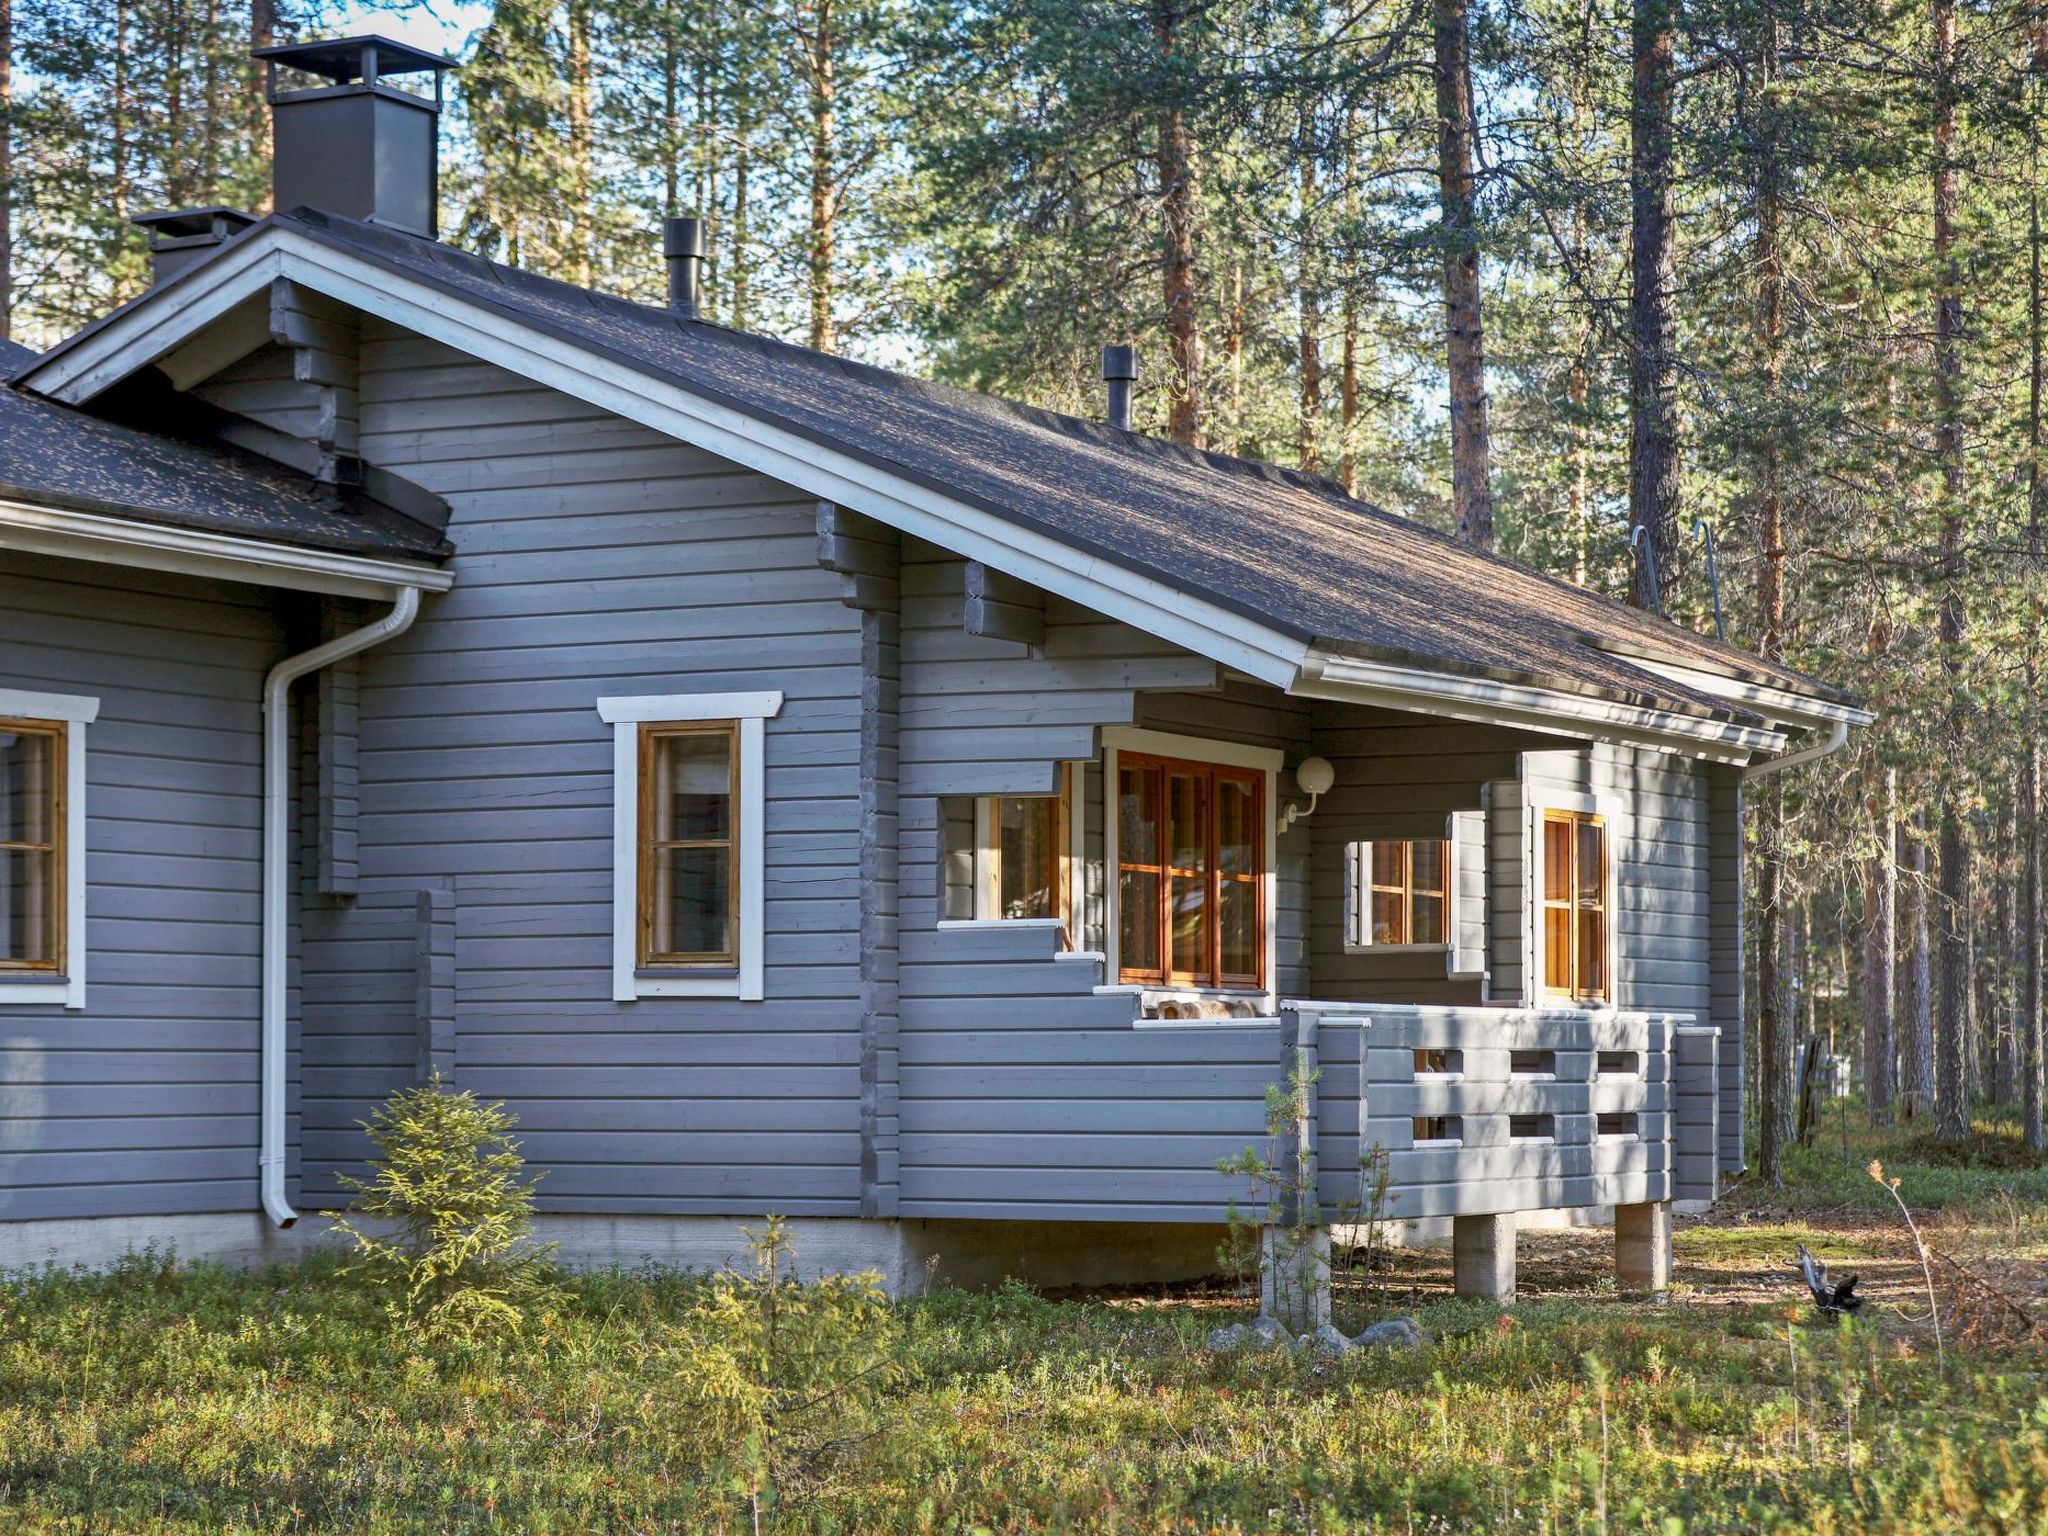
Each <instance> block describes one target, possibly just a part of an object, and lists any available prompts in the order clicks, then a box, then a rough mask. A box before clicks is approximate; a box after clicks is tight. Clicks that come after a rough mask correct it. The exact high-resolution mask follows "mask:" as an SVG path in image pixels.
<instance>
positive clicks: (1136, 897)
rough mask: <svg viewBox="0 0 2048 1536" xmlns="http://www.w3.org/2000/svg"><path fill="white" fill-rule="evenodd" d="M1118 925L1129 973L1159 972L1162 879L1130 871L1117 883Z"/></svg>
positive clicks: (1124, 873)
mask: <svg viewBox="0 0 2048 1536" xmlns="http://www.w3.org/2000/svg"><path fill="white" fill-rule="evenodd" d="M1116 908H1117V925H1118V927H1119V928H1120V929H1122V934H1121V948H1122V951H1123V960H1122V964H1123V966H1124V968H1125V969H1126V970H1133V971H1156V970H1158V969H1159V877H1158V876H1157V875H1155V874H1148V873H1145V872H1143V871H1139V870H1130V869H1126V870H1125V871H1124V872H1123V874H1122V876H1121V878H1119V880H1118V881H1117V892H1116Z"/></svg>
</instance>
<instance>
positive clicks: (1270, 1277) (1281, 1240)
mask: <svg viewBox="0 0 2048 1536" xmlns="http://www.w3.org/2000/svg"><path fill="white" fill-rule="evenodd" d="M1259 1313H1260V1315H1261V1316H1264V1317H1274V1318H1278V1319H1279V1320H1280V1321H1281V1322H1283V1323H1285V1324H1286V1325H1287V1330H1288V1332H1290V1333H1313V1332H1315V1330H1316V1329H1318V1328H1320V1327H1321V1326H1322V1325H1323V1324H1324V1323H1327V1322H1328V1321H1329V1320H1330V1229H1329V1228H1328V1227H1270V1226H1269V1227H1262V1228H1260V1230H1259Z"/></svg>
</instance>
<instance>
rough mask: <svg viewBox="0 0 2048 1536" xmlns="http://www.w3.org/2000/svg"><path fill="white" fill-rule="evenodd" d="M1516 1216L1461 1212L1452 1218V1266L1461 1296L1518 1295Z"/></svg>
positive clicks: (1498, 1298) (1490, 1298) (1492, 1298)
mask: <svg viewBox="0 0 2048 1536" xmlns="http://www.w3.org/2000/svg"><path fill="white" fill-rule="evenodd" d="M1515 1226H1516V1222H1515V1217H1514V1214H1513V1213H1512V1212H1509V1213H1507V1214H1503V1215H1497V1216H1458V1217H1454V1218H1453V1219H1452V1222H1451V1268H1452V1272H1453V1275H1454V1277H1455V1279H1456V1283H1457V1290H1458V1294H1459V1295H1460V1296H1469V1297H1471V1298H1473V1299H1474V1300H1478V1301H1501V1302H1509V1301H1513V1300H1514V1299H1515Z"/></svg>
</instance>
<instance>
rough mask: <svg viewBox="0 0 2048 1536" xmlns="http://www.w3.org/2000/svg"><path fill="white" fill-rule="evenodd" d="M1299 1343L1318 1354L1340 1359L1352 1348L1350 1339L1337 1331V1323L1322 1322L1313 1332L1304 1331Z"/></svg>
mask: <svg viewBox="0 0 2048 1536" xmlns="http://www.w3.org/2000/svg"><path fill="white" fill-rule="evenodd" d="M1301 1344H1302V1348H1304V1349H1311V1350H1314V1351H1315V1352H1316V1353H1317V1354H1319V1355H1325V1356H1329V1357H1331V1358H1333V1359H1341V1358H1342V1357H1343V1356H1345V1355H1348V1354H1350V1353H1351V1348H1352V1345H1351V1341H1350V1340H1349V1339H1347V1338H1345V1337H1344V1335H1343V1334H1341V1333H1339V1332H1338V1331H1337V1325H1336V1324H1334V1323H1324V1324H1323V1325H1322V1326H1321V1327H1320V1328H1318V1329H1316V1331H1315V1332H1314V1333H1304V1334H1303V1335H1302V1336H1301Z"/></svg>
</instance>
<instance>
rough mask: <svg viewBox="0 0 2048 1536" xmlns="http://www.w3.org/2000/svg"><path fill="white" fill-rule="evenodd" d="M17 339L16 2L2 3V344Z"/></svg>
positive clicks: (0, 226) (0, 273)
mask: <svg viewBox="0 0 2048 1536" xmlns="http://www.w3.org/2000/svg"><path fill="white" fill-rule="evenodd" d="M13 338H14V0H0V341H11V340H13Z"/></svg>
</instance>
